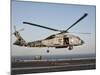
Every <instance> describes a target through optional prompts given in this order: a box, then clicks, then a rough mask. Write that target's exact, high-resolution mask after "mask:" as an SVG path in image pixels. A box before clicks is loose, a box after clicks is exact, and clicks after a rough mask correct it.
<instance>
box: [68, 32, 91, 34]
mask: <svg viewBox="0 0 100 75" xmlns="http://www.w3.org/2000/svg"><path fill="white" fill-rule="evenodd" d="M70 33H76V34H91V33H87V32H85V33H84V32H70Z"/></svg>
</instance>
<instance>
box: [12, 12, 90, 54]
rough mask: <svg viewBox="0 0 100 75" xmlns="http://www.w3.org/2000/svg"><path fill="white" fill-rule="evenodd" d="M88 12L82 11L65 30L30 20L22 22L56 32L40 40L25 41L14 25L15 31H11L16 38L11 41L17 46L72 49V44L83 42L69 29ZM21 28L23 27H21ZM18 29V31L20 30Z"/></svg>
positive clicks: (76, 44)
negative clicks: (81, 14) (80, 15)
mask: <svg viewBox="0 0 100 75" xmlns="http://www.w3.org/2000/svg"><path fill="white" fill-rule="evenodd" d="M87 15H88V13H84V14H83V16H82V17H80V18H79V19H78V20H77V21H76V22H74V23H73V24H72V25H71V26H69V27H68V28H67V29H66V30H58V29H54V28H50V27H47V26H43V25H38V24H34V23H30V22H23V24H27V25H31V26H36V27H41V28H44V29H48V30H52V31H55V32H58V33H56V34H52V35H50V36H48V37H46V38H44V39H42V40H37V41H32V42H26V41H25V40H24V39H23V38H22V37H21V35H20V33H19V31H17V30H16V27H15V26H14V30H15V32H14V33H13V34H14V35H15V36H16V38H17V40H16V41H15V42H14V43H13V44H14V45H18V46H25V47H33V48H34V47H39V48H41V47H48V48H49V47H54V48H68V50H72V49H73V47H74V46H81V45H83V44H84V43H85V42H84V41H83V40H82V39H81V38H80V37H79V36H76V35H73V34H71V33H70V32H68V31H69V29H71V28H72V27H73V26H75V25H76V24H77V23H78V22H80V21H81V20H82V19H84V18H85V17H86V16H87ZM21 30H23V29H21ZM21 30H20V31H21ZM82 34H88V33H82ZM47 53H49V50H47Z"/></svg>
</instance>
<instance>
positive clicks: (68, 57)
mask: <svg viewBox="0 0 100 75" xmlns="http://www.w3.org/2000/svg"><path fill="white" fill-rule="evenodd" d="M40 56H41V55H33V56H11V60H12V62H13V61H16V60H34V58H35V57H40ZM41 57H42V59H41V60H61V59H62V60H63V59H66V60H72V59H95V58H96V55H95V54H77V55H42V56H41Z"/></svg>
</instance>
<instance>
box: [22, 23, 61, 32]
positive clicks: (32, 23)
mask: <svg viewBox="0 0 100 75" xmlns="http://www.w3.org/2000/svg"><path fill="white" fill-rule="evenodd" d="M23 24H29V25H32V26H37V27H41V28H45V29H49V30H52V31H60V32H61V30H57V29H54V28H50V27H46V26H42V25H38V24H33V23H29V22H23Z"/></svg>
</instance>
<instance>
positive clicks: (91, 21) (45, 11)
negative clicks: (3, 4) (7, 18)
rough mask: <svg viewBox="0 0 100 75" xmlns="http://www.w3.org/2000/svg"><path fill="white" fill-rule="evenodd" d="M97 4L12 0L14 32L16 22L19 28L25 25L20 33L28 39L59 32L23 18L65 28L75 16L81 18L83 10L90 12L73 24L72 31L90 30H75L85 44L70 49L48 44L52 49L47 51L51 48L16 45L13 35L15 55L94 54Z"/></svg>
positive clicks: (71, 22)
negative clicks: (31, 24)
mask: <svg viewBox="0 0 100 75" xmlns="http://www.w3.org/2000/svg"><path fill="white" fill-rule="evenodd" d="M95 10H96V9H95V6H92V5H71V4H60V3H59V4H57V3H41V2H28V1H26V2H25V1H15V0H12V6H11V26H12V33H13V32H14V28H13V26H14V25H15V26H16V29H17V30H19V29H21V28H24V31H21V32H20V34H21V36H22V37H23V38H24V40H25V41H26V42H30V41H35V40H41V39H44V38H46V37H48V36H50V35H52V34H56V33H58V32H54V31H50V30H47V29H43V28H39V27H35V26H30V25H26V24H23V21H27V22H31V23H35V24H40V25H43V26H47V27H51V28H55V29H60V30H66V29H67V28H68V27H69V26H70V25H72V24H73V23H74V22H75V21H76V20H78V19H79V18H80V17H81V16H83V14H84V13H88V16H87V17H85V18H84V19H83V20H81V21H80V22H79V23H77V25H76V26H74V27H73V28H71V29H70V30H69V32H84V33H86V32H88V33H91V34H84V35H83V34H76V33H72V34H74V35H77V36H79V37H80V38H81V39H82V40H84V42H85V44H84V45H81V46H77V47H74V49H73V50H71V51H69V50H68V49H67V48H61V49H55V48H49V50H50V53H46V50H47V49H48V48H26V47H19V46H16V45H13V42H15V40H16V37H15V36H14V35H12V36H11V38H12V42H11V47H12V48H11V49H12V51H11V52H12V56H31V55H71V54H72V55H77V54H84V55H85V54H93V55H94V54H95V26H96V23H95V17H96V15H95Z"/></svg>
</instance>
